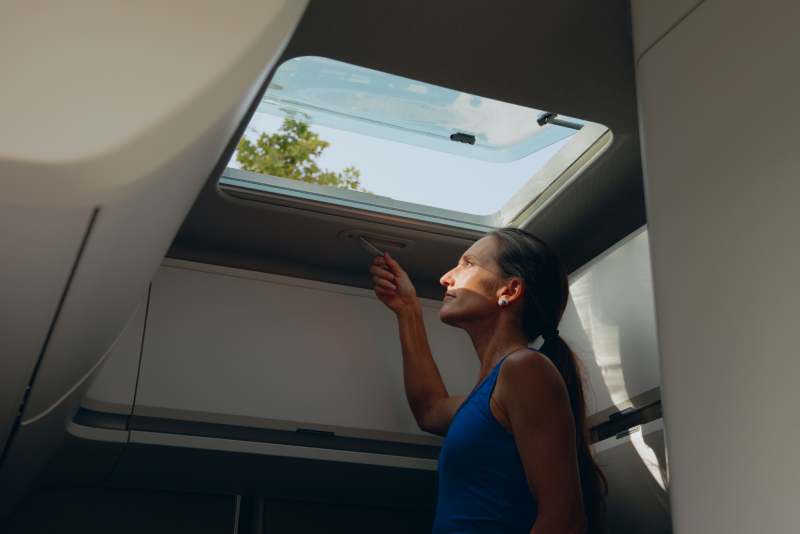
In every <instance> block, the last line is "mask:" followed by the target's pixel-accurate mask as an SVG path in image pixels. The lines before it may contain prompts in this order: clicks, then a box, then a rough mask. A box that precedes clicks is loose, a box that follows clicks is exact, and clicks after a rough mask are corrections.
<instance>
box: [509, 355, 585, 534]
mask: <svg viewBox="0 0 800 534" xmlns="http://www.w3.org/2000/svg"><path fill="white" fill-rule="evenodd" d="M495 392H496V393H497V397H498V398H497V400H498V405H499V408H500V410H501V411H502V413H503V414H504V415H505V416H507V418H508V421H509V423H510V426H511V429H512V433H513V434H514V440H515V441H516V443H517V448H518V449H519V454H520V457H521V458H522V464H523V466H524V467H525V476H526V478H527V479H528V485H529V486H530V489H531V492H532V493H533V498H534V499H535V500H536V503H537V504H538V507H539V513H538V516H537V518H536V524H535V525H534V527H533V530H531V534H551V533H575V534H583V533H584V532H585V531H586V516H585V514H584V510H583V497H582V495H581V486H580V476H579V474H578V459H577V450H576V443H575V424H574V422H573V419H572V411H571V410H570V405H569V396H568V394H567V387H566V385H565V384H564V381H563V380H562V378H561V375H560V374H559V372H558V370H557V369H556V368H555V366H554V365H553V364H552V362H550V360H548V359H547V357H545V356H543V355H541V354H538V353H535V352H533V351H524V352H523V353H518V354H515V355H513V356H509V358H508V359H507V360H506V362H505V363H504V364H503V366H502V367H501V368H500V374H499V376H498V381H497V386H496V388H495Z"/></svg>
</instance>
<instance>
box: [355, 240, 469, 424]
mask: <svg viewBox="0 0 800 534" xmlns="http://www.w3.org/2000/svg"><path fill="white" fill-rule="evenodd" d="M373 263H374V264H373V266H372V268H371V269H370V272H371V273H372V275H373V276H374V278H373V280H374V282H375V294H376V295H377V296H378V298H379V299H380V300H381V302H383V303H384V304H385V305H386V306H387V307H388V308H389V309H390V310H392V311H393V312H395V314H397V322H398V324H399V327H400V346H401V348H402V351H403V378H404V383H405V390H406V398H407V399H408V404H409V406H410V407H411V412H412V413H413V414H414V419H416V421H417V424H418V425H419V427H420V428H421V429H422V430H424V431H426V432H430V433H432V434H437V435H440V436H444V435H446V434H447V430H448V429H449V428H450V423H452V421H453V417H454V416H455V413H456V410H457V409H458V407H459V405H460V404H461V402H462V401H463V400H464V398H465V397H464V396H458V397H450V396H449V395H448V394H447V388H445V386H444V382H443V381H442V377H441V375H440V374H439V369H438V368H437V367H436V362H434V361H433V356H432V355H431V348H430V345H429V344H428V335H427V333H426V332H425V324H424V323H423V321H422V307H421V306H420V304H419V300H418V299H417V292H416V290H415V289H414V285H413V284H412V283H411V280H409V278H408V274H406V272H405V271H403V269H401V268H400V265H399V264H398V263H397V262H396V261H394V260H393V259H392V258H391V257H389V255H388V254H386V255H385V260H384V258H375V260H374V262H373ZM380 265H387V266H388V267H389V269H390V270H389V271H386V270H385V269H381V268H380Z"/></svg>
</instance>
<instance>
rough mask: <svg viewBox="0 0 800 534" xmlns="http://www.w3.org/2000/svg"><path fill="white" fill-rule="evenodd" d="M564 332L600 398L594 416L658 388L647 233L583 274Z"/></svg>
mask: <svg viewBox="0 0 800 534" xmlns="http://www.w3.org/2000/svg"><path fill="white" fill-rule="evenodd" d="M570 293H571V297H572V302H571V304H570V305H569V306H568V307H567V310H566V311H565V312H564V318H563V319H562V322H561V325H560V327H559V329H560V330H561V332H562V337H564V338H565V339H567V340H568V341H569V342H570V343H571V346H572V347H573V349H575V351H576V352H577V353H578V355H579V356H581V357H582V358H583V361H584V363H585V364H586V367H587V371H588V372H589V378H590V382H591V385H592V389H593V390H594V396H595V397H596V402H597V404H596V407H595V408H594V409H592V410H590V411H591V412H592V413H595V412H598V411H601V410H605V409H607V408H610V407H612V406H616V408H618V409H623V408H627V407H629V406H631V404H630V403H629V402H628V400H629V399H631V398H632V397H636V396H637V395H641V394H643V393H645V392H647V391H650V390H653V389H654V388H657V387H659V385H660V377H659V360H658V347H657V342H656V323H655V308H654V304H653V282H652V277H651V269H650V248H649V242H648V233H647V230H646V229H645V228H642V229H640V230H638V231H636V232H634V233H633V234H631V235H630V236H628V237H627V238H626V239H623V240H622V241H621V242H620V243H618V244H617V245H616V246H614V247H612V248H611V249H609V250H608V251H607V252H605V253H604V254H603V255H601V256H600V257H598V258H597V259H595V260H594V261H592V262H591V263H589V264H588V265H586V266H584V267H583V268H581V269H579V270H578V271H577V272H576V273H574V274H573V275H572V277H571V279H570Z"/></svg>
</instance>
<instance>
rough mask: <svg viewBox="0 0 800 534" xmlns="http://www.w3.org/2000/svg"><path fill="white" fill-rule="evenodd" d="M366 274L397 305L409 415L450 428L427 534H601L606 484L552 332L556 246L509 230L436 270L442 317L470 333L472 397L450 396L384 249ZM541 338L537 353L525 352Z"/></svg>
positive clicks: (575, 371) (568, 358) (558, 310)
mask: <svg viewBox="0 0 800 534" xmlns="http://www.w3.org/2000/svg"><path fill="white" fill-rule="evenodd" d="M383 266H386V267H388V270H386V269H383V268H382V267H383ZM370 272H371V273H372V274H373V275H374V281H375V293H376V294H377V295H378V298H379V299H380V300H381V302H383V303H384V304H385V305H386V306H387V307H389V309H391V310H392V311H393V312H395V314H397V319H398V322H399V325H400V343H401V345H402V349H403V373H404V376H405V389H406V397H407V398H408V403H409V405H410V406H411V411H412V412H413V414H414V418H415V419H416V420H417V424H418V425H419V427H420V428H421V429H422V430H424V431H426V432H430V433H432V434H437V435H440V436H446V439H445V442H444V445H443V447H442V451H441V454H440V456H439V502H438V505H437V509H436V520H435V523H434V529H433V530H434V533H435V534H439V533H441V534H444V533H448V534H450V533H468V532H469V533H474V532H531V533H532V534H550V533H557V534H564V533H584V532H603V531H604V528H603V516H604V513H605V503H604V496H605V493H606V490H607V481H606V478H605V476H604V475H603V472H602V471H601V470H600V468H599V467H598V466H597V464H596V463H595V461H594V458H593V456H592V452H591V449H590V448H589V445H590V436H589V431H588V427H587V424H586V402H585V400H584V393H583V384H582V379H581V368H580V364H579V360H578V359H577V358H576V357H575V355H574V354H573V353H572V351H571V350H570V348H569V346H568V345H567V344H566V343H565V342H564V341H563V340H562V339H561V338H560V337H559V335H558V330H557V326H558V323H559V321H560V320H561V316H562V315H563V313H564V309H565V308H566V305H567V298H568V296H569V285H568V280H567V272H566V269H565V268H564V265H563V263H562V262H561V260H560V259H559V257H558V255H557V254H556V253H555V251H554V250H553V249H551V248H550V247H549V246H547V245H546V244H545V243H544V242H543V241H541V240H540V239H538V238H536V237H534V236H532V235H531V234H528V233H527V232H523V231H522V230H517V229H513V228H505V229H502V230H497V231H494V232H492V233H490V234H489V235H488V236H487V237H484V238H483V239H481V240H480V241H478V242H477V243H475V244H474V245H472V247H470V248H469V250H467V251H466V252H465V253H464V255H463V256H462V258H461V260H460V261H459V263H458V266H456V267H455V268H454V269H453V270H451V271H450V272H449V273H447V274H445V275H444V276H443V277H442V279H441V283H442V285H443V286H445V287H446V288H447V293H446V295H445V297H444V305H443V306H442V309H441V311H440V312H439V318H440V319H441V321H442V322H444V323H445V324H449V325H451V326H456V327H459V328H463V329H464V330H466V331H467V333H468V334H469V336H470V338H472V343H473V344H474V346H475V351H476V352H477V354H478V359H479V360H480V364H481V365H480V373H479V376H478V381H477V385H476V386H475V389H474V390H473V392H472V393H471V394H470V395H469V396H464V395H460V396H455V397H451V396H450V395H448V393H447V389H445V386H444V383H443V382H442V378H441V376H440V375H439V371H438V369H437V368H436V364H435V363H434V361H433V357H432V356H431V351H430V347H429V346H428V340H427V337H426V334H425V326H424V325H423V322H422V310H421V308H420V305H419V302H418V300H417V297H416V292H415V290H414V286H413V285H412V284H411V281H410V280H409V279H408V275H407V274H406V273H405V271H403V270H402V269H401V268H400V265H399V264H398V263H397V262H396V261H394V260H393V259H392V258H391V257H390V256H389V255H388V254H386V255H384V257H382V258H381V257H379V258H375V261H374V265H373V266H372V268H371V269H370ZM539 336H543V338H544V345H543V346H542V348H541V352H537V351H535V350H532V349H529V348H528V345H529V343H530V342H532V341H533V340H535V339H536V338H538V337H539Z"/></svg>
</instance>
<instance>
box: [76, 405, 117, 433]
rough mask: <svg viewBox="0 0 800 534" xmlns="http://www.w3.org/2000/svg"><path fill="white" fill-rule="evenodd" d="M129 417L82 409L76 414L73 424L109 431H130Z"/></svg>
mask: <svg viewBox="0 0 800 534" xmlns="http://www.w3.org/2000/svg"><path fill="white" fill-rule="evenodd" d="M129 420H130V416H129V415H122V414H116V413H107V412H96V411H94V410H87V409H86V408H80V409H79V410H78V413H77V414H75V418H74V419H73V420H72V422H73V423H77V424H79V425H81V426H88V427H92V428H106V429H108V430H128V422H129Z"/></svg>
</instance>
